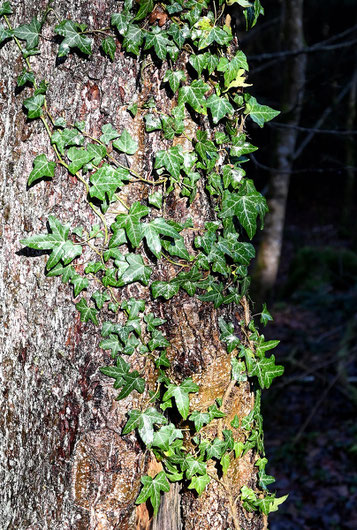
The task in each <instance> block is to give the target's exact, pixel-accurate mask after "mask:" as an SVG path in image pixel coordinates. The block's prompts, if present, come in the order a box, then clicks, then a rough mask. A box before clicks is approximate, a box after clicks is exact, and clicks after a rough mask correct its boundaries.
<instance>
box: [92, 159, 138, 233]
mask: <svg viewBox="0 0 357 530" xmlns="http://www.w3.org/2000/svg"><path fill="white" fill-rule="evenodd" d="M128 175H129V171H128V170H126V169H123V168H115V167H113V166H111V165H110V164H103V165H102V166H101V167H100V168H99V169H98V170H97V171H96V172H95V173H92V174H91V176H90V178H89V180H90V183H91V187H90V189H89V195H90V196H91V197H97V199H99V200H101V201H105V200H106V196H108V198H109V200H111V199H112V198H113V195H114V193H115V192H116V191H117V189H118V188H120V187H121V186H122V185H123V178H124V179H126V178H127V176H128ZM112 226H113V225H112Z"/></svg>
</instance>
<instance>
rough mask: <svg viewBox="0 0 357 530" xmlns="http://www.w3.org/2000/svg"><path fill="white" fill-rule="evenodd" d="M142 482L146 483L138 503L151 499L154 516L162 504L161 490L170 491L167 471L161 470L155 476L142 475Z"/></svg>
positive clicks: (137, 500)
mask: <svg viewBox="0 0 357 530" xmlns="http://www.w3.org/2000/svg"><path fill="white" fill-rule="evenodd" d="M141 482H142V484H143V485H144V487H143V489H142V490H141V492H140V494H139V496H138V498H137V499H136V501H135V503H136V504H141V503H143V502H145V501H147V500H148V499H150V502H151V505H152V507H153V509H154V516H155V515H156V514H157V512H158V510H159V506H160V497H161V491H170V484H169V482H168V480H167V478H166V474H165V471H160V473H158V474H157V475H156V477H155V478H151V477H149V476H148V475H145V476H143V477H141Z"/></svg>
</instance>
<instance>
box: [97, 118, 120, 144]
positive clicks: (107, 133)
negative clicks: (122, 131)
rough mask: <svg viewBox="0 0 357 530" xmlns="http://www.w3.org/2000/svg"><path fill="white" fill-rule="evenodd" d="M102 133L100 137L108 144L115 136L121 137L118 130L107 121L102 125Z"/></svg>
mask: <svg viewBox="0 0 357 530" xmlns="http://www.w3.org/2000/svg"><path fill="white" fill-rule="evenodd" d="M102 133H103V134H102V136H101V137H100V141H101V142H102V143H103V144H106V145H108V144H109V142H111V140H114V139H115V138H118V137H119V133H118V131H117V130H116V129H114V127H113V125H112V124H111V123H106V124H105V125H103V126H102Z"/></svg>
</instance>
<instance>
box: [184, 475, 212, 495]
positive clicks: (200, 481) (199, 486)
mask: <svg viewBox="0 0 357 530" xmlns="http://www.w3.org/2000/svg"><path fill="white" fill-rule="evenodd" d="M210 482H211V478H210V477H209V476H208V475H201V476H199V477H192V480H191V482H190V484H189V486H188V489H189V490H193V489H194V490H196V491H197V493H198V495H202V493H203V492H204V490H205V489H206V487H207V485H208V484H209V483H210Z"/></svg>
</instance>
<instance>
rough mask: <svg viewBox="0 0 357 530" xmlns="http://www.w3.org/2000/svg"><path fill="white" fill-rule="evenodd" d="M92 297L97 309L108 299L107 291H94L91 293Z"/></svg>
mask: <svg viewBox="0 0 357 530" xmlns="http://www.w3.org/2000/svg"><path fill="white" fill-rule="evenodd" d="M92 298H93V300H94V301H95V305H96V306H97V308H98V309H102V307H103V306H104V303H105V302H107V301H108V300H110V296H109V294H108V293H107V291H104V292H102V291H95V292H94V293H93V294H92Z"/></svg>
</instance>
